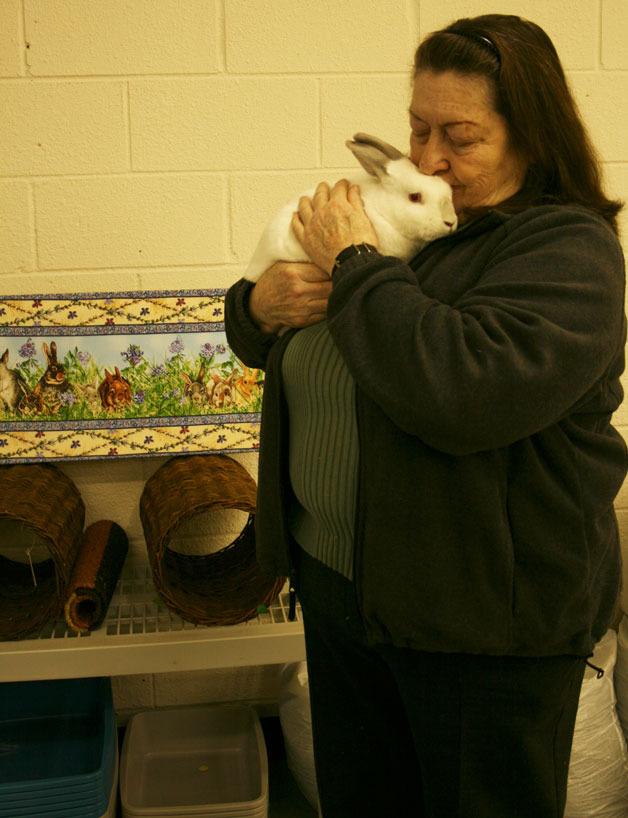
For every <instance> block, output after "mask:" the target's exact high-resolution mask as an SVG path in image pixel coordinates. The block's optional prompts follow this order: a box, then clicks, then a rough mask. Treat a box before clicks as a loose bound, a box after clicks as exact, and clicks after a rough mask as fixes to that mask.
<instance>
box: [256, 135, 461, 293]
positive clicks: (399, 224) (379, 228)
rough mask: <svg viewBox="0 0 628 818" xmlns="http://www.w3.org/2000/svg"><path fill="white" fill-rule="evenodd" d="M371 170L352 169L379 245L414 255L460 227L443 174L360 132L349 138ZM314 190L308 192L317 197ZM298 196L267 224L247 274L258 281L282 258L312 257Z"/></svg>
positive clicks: (406, 256) (406, 258) (405, 255)
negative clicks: (297, 215) (296, 220)
mask: <svg viewBox="0 0 628 818" xmlns="http://www.w3.org/2000/svg"><path fill="white" fill-rule="evenodd" d="M345 144H346V145H347V147H348V148H349V150H351V151H352V152H353V154H354V155H355V157H356V158H357V160H358V161H359V162H360V164H361V165H362V167H363V168H364V170H365V171H366V173H364V172H363V171H357V172H356V173H354V174H351V175H350V176H349V177H348V179H349V181H350V182H352V183H354V184H357V185H359V186H360V193H361V195H362V201H363V202H364V209H365V211H366V214H367V216H368V217H369V219H370V220H371V222H372V224H373V227H374V228H375V232H376V233H377V237H378V239H379V251H380V253H382V254H383V255H386V256H396V257H397V258H400V259H402V260H403V261H409V259H410V258H412V256H414V255H416V253H417V252H418V251H419V250H420V249H421V248H422V247H423V246H424V245H425V244H427V242H429V241H433V240H434V239H437V238H438V237H439V236H444V235H446V234H447V233H450V232H452V231H453V230H455V229H456V227H457V224H458V219H457V216H456V211H455V210H454V206H453V204H452V199H451V187H450V186H449V185H448V184H447V182H445V181H444V180H443V179H441V178H440V177H438V176H427V175H426V174H424V173H421V172H420V171H419V170H418V169H417V167H416V166H415V165H414V164H413V163H412V162H411V161H410V159H409V158H408V157H407V156H404V154H402V153H401V151H398V150H397V148H394V147H393V146H392V145H389V144H387V143H386V142H383V141H382V140H381V139H377V138H376V137H374V136H369V135H368V134H364V133H358V134H356V135H355V136H354V137H353V141H351V140H348V141H347V142H346V143H345ZM313 194H314V190H313V189H312V190H309V191H307V192H306V193H304V194H302V195H305V196H309V197H311V196H312V195H313ZM297 205H298V198H296V199H294V200H292V201H291V202H289V203H288V204H287V205H285V206H284V207H282V208H281V209H280V210H279V212H278V213H277V214H276V215H275V216H274V218H272V219H271V221H270V222H269V223H268V224H267V225H266V227H265V229H264V232H263V233H262V236H261V238H260V240H259V243H258V245H257V247H256V249H255V252H254V253H253V256H252V258H251V261H250V262H249V266H248V267H247V269H246V272H245V274H244V277H245V278H246V279H248V280H249V281H257V279H258V278H259V277H260V275H261V274H262V273H263V272H264V271H265V270H267V269H268V268H269V267H270V266H271V265H272V264H274V263H275V262H276V261H279V260H282V261H309V260H310V259H309V257H308V256H307V254H306V252H305V250H304V249H303V247H302V246H301V244H300V243H299V241H298V240H297V238H296V236H295V235H294V233H293V232H292V228H291V225H290V221H291V219H292V215H293V213H294V212H295V211H296V209H297Z"/></svg>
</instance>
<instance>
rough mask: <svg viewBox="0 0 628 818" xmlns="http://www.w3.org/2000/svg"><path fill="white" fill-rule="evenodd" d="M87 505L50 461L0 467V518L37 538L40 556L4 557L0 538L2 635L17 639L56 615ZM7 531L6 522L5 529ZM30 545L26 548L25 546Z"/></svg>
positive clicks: (5, 544)
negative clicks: (19, 559) (23, 558)
mask: <svg viewBox="0 0 628 818" xmlns="http://www.w3.org/2000/svg"><path fill="white" fill-rule="evenodd" d="M84 519H85V506H84V504H83V500H82V499H81V495H80V494H79V491H78V489H77V488H76V486H75V485H74V483H73V482H72V480H70V478H69V477H66V475H65V474H64V473H63V472H62V471H61V470H60V469H58V468H57V467H56V466H52V465H48V464H46V465H38V464H37V465H17V466H3V467H1V468H0V520H2V521H3V522H4V523H5V531H6V530H7V528H6V523H7V522H12V523H15V524H16V531H17V530H18V528H21V530H23V531H25V532H27V533H28V534H30V535H32V538H33V541H35V540H36V541H37V543H38V548H37V552H38V553H39V555H40V556H41V555H42V551H43V552H45V557H44V558H43V559H37V558H36V559H35V560H32V559H30V560H24V561H18V560H15V559H11V558H10V557H7V556H6V553H7V552H8V551H9V549H11V548H12V547H14V546H15V542H6V541H2V542H0V550H2V551H4V552H5V553H4V554H3V555H1V556H0V639H20V638H22V637H24V636H27V635H29V634H31V633H34V632H35V631H37V630H38V629H40V628H41V627H42V625H44V624H45V623H46V622H47V621H48V620H49V619H51V618H53V617H57V616H59V614H60V613H61V611H62V610H63V604H64V602H65V597H66V594H67V587H68V584H69V581H70V576H71V573H72V568H73V566H74V561H75V559H76V555H77V553H78V548H79V545H80V541H81V535H82V532H83V522H84ZM8 530H10V527H9V529H8ZM26 550H28V549H26Z"/></svg>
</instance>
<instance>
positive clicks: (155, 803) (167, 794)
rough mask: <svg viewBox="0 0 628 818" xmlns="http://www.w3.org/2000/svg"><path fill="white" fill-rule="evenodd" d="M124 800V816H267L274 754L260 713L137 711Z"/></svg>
mask: <svg viewBox="0 0 628 818" xmlns="http://www.w3.org/2000/svg"><path fill="white" fill-rule="evenodd" d="M120 797H121V801H122V815H123V818H267V815H268V757H267V754H266V744H265V742H264V735H263V733H262V728H261V725H260V721H259V718H258V716H257V713H256V712H255V711H254V710H253V709H252V708H251V707H247V706H246V705H210V706H205V707H198V708H175V709H172V710H155V711H147V712H145V713H138V714H137V715H135V716H133V717H132V718H131V720H130V722H129V724H128V726H127V730H126V734H125V737H124V744H123V747H122V760H121V763H120Z"/></svg>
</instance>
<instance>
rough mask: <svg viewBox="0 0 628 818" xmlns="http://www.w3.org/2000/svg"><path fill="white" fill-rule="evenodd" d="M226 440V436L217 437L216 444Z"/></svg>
mask: <svg viewBox="0 0 628 818" xmlns="http://www.w3.org/2000/svg"><path fill="white" fill-rule="evenodd" d="M226 439H227V435H218V443H224V442H225V440H226Z"/></svg>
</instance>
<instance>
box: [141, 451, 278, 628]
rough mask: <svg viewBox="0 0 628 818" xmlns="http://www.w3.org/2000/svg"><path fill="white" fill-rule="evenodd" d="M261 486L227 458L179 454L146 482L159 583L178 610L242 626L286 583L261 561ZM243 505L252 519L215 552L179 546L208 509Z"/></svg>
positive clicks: (146, 516)
mask: <svg viewBox="0 0 628 818" xmlns="http://www.w3.org/2000/svg"><path fill="white" fill-rule="evenodd" d="M256 493H257V487H256V485H255V481H254V480H253V478H252V477H251V476H250V475H249V473H248V472H247V471H246V469H245V468H244V467H243V466H241V465H240V464H239V463H237V462H236V461H235V460H233V459H232V458H230V457H227V456H226V455H221V454H209V455H193V456H190V457H175V458H173V459H171V460H169V461H168V462H166V463H165V464H164V465H163V466H161V467H160V468H159V469H158V470H157V471H156V472H155V473H154V474H153V476H152V477H151V478H149V480H147V482H146V485H145V486H144V491H143V493H142V496H141V498H140V519H141V521H142V526H143V529H144V538H145V540H146V546H147V548H148V557H149V560H150V566H151V570H152V574H153V581H154V583H155V587H156V588H157V590H158V591H159V593H160V595H161V597H162V598H163V599H164V601H165V602H166V604H167V605H168V607H169V608H171V610H173V611H174V612H175V613H177V614H178V615H179V616H181V617H182V618H183V619H186V620H188V621H190V622H194V623H195V624H197V625H235V624H237V623H238V622H245V621H246V620H248V619H252V618H253V617H255V616H256V615H257V613H258V608H259V606H261V605H268V604H270V602H271V601H272V600H273V599H274V598H275V597H276V596H277V594H278V593H279V591H280V590H281V588H282V587H283V584H284V579H283V578H277V577H269V576H267V575H266V574H264V573H262V571H261V569H260V567H259V566H258V564H257V560H256V558H255V533H254V526H253V521H254V513H255V497H256ZM219 509H239V510H241V511H244V512H248V515H249V516H248V519H247V522H246V524H245V526H244V528H243V529H242V531H241V533H240V534H239V536H238V537H237V538H236V539H235V540H234V541H233V542H232V543H231V544H230V545H227V546H226V547H224V548H221V549H220V550H218V551H216V552H215V553H211V554H184V553H180V551H179V550H177V549H175V548H174V547H171V546H174V545H175V544H176V539H177V530H178V529H179V528H182V527H183V526H184V524H185V525H186V526H188V523H189V521H190V518H192V517H196V516H200V515H201V514H204V513H206V512H208V511H212V510H219Z"/></svg>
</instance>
